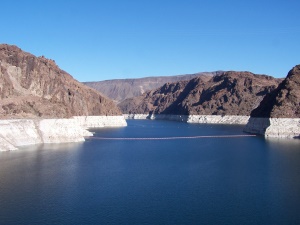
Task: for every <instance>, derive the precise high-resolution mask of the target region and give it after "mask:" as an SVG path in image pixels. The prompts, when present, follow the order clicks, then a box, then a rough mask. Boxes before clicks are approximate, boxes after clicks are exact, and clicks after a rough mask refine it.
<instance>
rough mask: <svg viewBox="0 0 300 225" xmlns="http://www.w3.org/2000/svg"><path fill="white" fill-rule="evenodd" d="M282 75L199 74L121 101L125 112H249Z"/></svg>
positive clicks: (240, 113) (200, 113)
mask: <svg viewBox="0 0 300 225" xmlns="http://www.w3.org/2000/svg"><path fill="white" fill-rule="evenodd" d="M280 81H281V80H280V79H275V78H273V77H270V76H266V75H255V74H253V73H250V72H234V71H229V72H223V73H222V74H219V75H215V76H214V77H212V78H211V79H210V80H209V81H205V80H203V79H202V78H201V76H200V77H197V78H194V79H191V80H190V81H180V82H175V83H167V84H165V85H163V86H162V87H161V88H158V89H156V90H152V91H149V92H147V93H145V94H143V95H142V96H139V97H136V98H131V99H126V100H125V101H123V102H121V103H120V104H119V107H120V108H121V109H122V111H123V113H126V114H150V115H151V114H154V115H159V114H167V115H170V114H172V115H174V114H175V115H205V116H207V115H220V116H225V115H236V116H249V115H250V113H251V111H252V110H253V109H254V108H256V107H257V106H258V105H259V103H260V101H261V100H262V99H263V97H264V96H265V95H266V94H267V93H269V92H270V91H272V90H274V89H275V88H276V87H277V86H278V84H279V82H280Z"/></svg>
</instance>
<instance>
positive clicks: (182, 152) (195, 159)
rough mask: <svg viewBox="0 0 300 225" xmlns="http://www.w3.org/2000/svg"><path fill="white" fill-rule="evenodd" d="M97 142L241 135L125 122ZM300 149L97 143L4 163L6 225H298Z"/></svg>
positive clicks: (20, 154)
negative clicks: (144, 138)
mask: <svg viewBox="0 0 300 225" xmlns="http://www.w3.org/2000/svg"><path fill="white" fill-rule="evenodd" d="M127 122H128V126H127V127H123V128H105V129H97V130H92V131H93V132H95V137H109V138H114V137H118V138H120V137H122V138H129V137H139V138H142V137H181V136H201V135H205V136H209V135H212V136H218V135H240V134H244V133H243V132H242V129H243V126H232V125H230V126H229V125H204V124H187V123H179V122H170V121H149V120H128V121H127ZM299 212H300V140H288V141H287V140H266V139H264V138H263V137H259V136H257V137H239V138H216V137H214V138H199V139H174V140H104V139H103V140H100V139H88V140H86V142H84V143H79V144H78V143H77V144H76V143H75V144H56V145H40V146H30V147H24V148H22V149H21V150H19V151H12V152H1V153H0V224H5V225H6V224H72V225H74V224H172V225H173V224H300V213H299Z"/></svg>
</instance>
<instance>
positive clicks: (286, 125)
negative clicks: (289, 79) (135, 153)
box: [124, 114, 300, 139]
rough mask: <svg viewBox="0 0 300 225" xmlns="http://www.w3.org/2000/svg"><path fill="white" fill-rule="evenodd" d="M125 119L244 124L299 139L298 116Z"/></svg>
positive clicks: (260, 131) (138, 116)
mask: <svg viewBox="0 0 300 225" xmlns="http://www.w3.org/2000/svg"><path fill="white" fill-rule="evenodd" d="M124 118H125V119H150V120H172V121H179V122H186V123H199V124H235V125H244V126H245V127H244V130H243V131H244V132H246V133H250V134H258V135H263V136H264V137H265V138H286V139H300V118H254V117H250V116H236V115H226V116H220V115H166V114H159V115H149V114H124Z"/></svg>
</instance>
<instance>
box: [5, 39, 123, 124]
mask: <svg viewBox="0 0 300 225" xmlns="http://www.w3.org/2000/svg"><path fill="white" fill-rule="evenodd" d="M0 103H1V105H0V118H2V119H3V118H6V119H10V118H38V117H42V118H69V117H71V116H91V115H121V112H120V110H119V109H118V107H117V106H116V105H115V104H114V103H113V102H112V101H111V100H109V99H107V98H105V97H103V96H101V95H100V94H99V93H98V92H96V91H95V90H93V89H91V88H89V87H87V86H85V85H83V84H81V83H80V82H78V81H76V80H75V79H73V78H72V76H71V75H69V74H68V73H66V72H65V71H63V70H61V69H60V68H59V67H58V66H57V65H56V64H55V62H54V61H53V60H50V59H46V58H45V57H43V56H42V57H35V56H34V55H32V54H30V53H27V52H24V51H22V50H21V49H20V48H18V47H16V46H11V45H6V44H1V45H0Z"/></svg>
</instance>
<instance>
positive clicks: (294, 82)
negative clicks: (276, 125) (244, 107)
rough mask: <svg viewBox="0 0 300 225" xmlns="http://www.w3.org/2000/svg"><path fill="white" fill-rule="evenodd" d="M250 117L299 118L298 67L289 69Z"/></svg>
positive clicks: (299, 86) (299, 67)
mask: <svg viewBox="0 0 300 225" xmlns="http://www.w3.org/2000/svg"><path fill="white" fill-rule="evenodd" d="M251 117H262V118H300V65H297V66H295V67H294V68H293V69H291V70H290V71H289V73H288V75H287V77H286V78H285V79H284V80H283V81H282V83H280V84H279V86H278V88H276V89H275V90H273V91H272V92H271V93H268V94H267V95H266V96H265V98H264V99H263V100H262V102H261V104H260V105H259V107H257V108H256V109H255V110H253V111H252V113H251Z"/></svg>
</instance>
